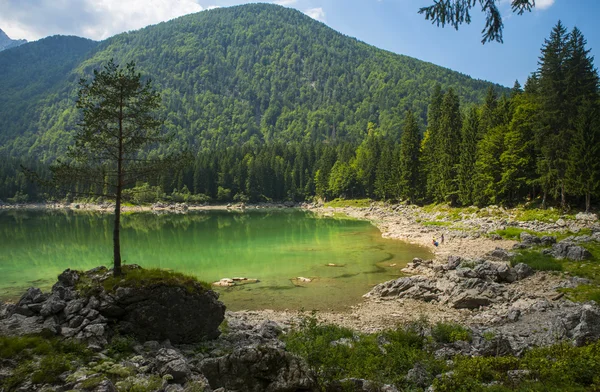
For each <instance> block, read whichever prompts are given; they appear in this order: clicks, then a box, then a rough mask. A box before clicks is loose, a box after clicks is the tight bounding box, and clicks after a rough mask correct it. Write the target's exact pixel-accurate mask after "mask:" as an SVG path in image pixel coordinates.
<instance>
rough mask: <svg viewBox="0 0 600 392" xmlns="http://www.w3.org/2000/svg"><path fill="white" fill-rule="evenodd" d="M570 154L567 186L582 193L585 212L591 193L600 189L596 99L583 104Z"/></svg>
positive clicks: (599, 124) (599, 128)
mask: <svg viewBox="0 0 600 392" xmlns="http://www.w3.org/2000/svg"><path fill="white" fill-rule="evenodd" d="M569 155H570V157H571V159H570V160H569V166H568V168H567V178H568V186H569V189H570V191H571V192H572V193H573V194H575V195H582V196H585V211H586V212H589V211H590V206H591V198H592V195H596V194H598V192H599V191H600V109H599V108H598V104H597V103H596V102H590V101H586V102H584V103H583V104H582V108H581V110H580V113H579V116H578V118H577V120H576V121H575V130H574V134H573V141H572V143H571V149H570V154H569Z"/></svg>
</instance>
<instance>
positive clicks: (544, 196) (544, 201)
mask: <svg viewBox="0 0 600 392" xmlns="http://www.w3.org/2000/svg"><path fill="white" fill-rule="evenodd" d="M547 195H548V192H547V191H546V190H545V189H544V195H543V196H542V210H545V209H546V196H547Z"/></svg>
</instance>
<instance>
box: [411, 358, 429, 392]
mask: <svg viewBox="0 0 600 392" xmlns="http://www.w3.org/2000/svg"><path fill="white" fill-rule="evenodd" d="M406 381H408V382H410V383H411V384H414V385H416V386H418V387H420V388H425V387H427V386H429V385H430V384H431V381H432V377H431V374H430V373H429V372H428V371H427V369H425V367H424V366H423V365H422V364H421V363H420V362H417V363H416V364H415V366H414V367H413V368H412V369H410V370H409V371H408V373H407V374H406Z"/></svg>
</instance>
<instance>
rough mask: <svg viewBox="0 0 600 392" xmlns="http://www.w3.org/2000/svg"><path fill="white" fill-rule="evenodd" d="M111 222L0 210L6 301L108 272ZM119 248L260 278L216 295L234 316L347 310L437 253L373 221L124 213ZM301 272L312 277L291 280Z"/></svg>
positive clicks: (303, 214)
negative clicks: (66, 278) (102, 268)
mask: <svg viewBox="0 0 600 392" xmlns="http://www.w3.org/2000/svg"><path fill="white" fill-rule="evenodd" d="M112 222H113V217H112V216H111V215H108V214H100V213H91V212H82V211H35V210H11V211H0V299H4V300H6V299H13V300H14V299H15V298H18V297H19V296H20V294H22V292H23V291H24V290H25V289H26V288H27V287H30V286H36V287H40V288H42V289H44V290H46V289H49V288H50V287H51V285H52V284H53V283H54V282H55V281H56V276H57V275H58V274H59V273H60V272H62V271H63V270H65V269H66V268H71V269H79V270H86V269H91V268H94V267H96V266H98V265H106V266H109V267H110V266H111V264H112ZM121 252H122V258H123V260H125V262H126V263H128V264H133V263H135V264H139V265H141V266H142V267H159V268H165V269H171V270H174V271H179V272H184V273H188V274H192V275H195V276H197V277H198V278H200V279H201V280H204V281H207V282H213V281H217V280H219V279H221V278H232V277H240V276H241V277H248V278H256V279H259V280H260V282H259V283H254V284H248V285H244V286H237V287H233V288H219V289H218V291H219V292H220V293H221V300H223V302H225V304H226V305H227V306H228V308H229V309H231V310H239V309H302V308H304V309H306V310H311V309H321V310H323V309H335V310H343V309H345V308H347V307H348V306H350V305H354V304H356V303H358V302H360V300H361V296H362V295H363V294H364V293H366V292H367V291H369V289H370V288H371V287H372V286H374V285H375V284H377V283H381V282H383V281H386V280H389V279H392V278H394V277H397V276H398V275H400V269H401V268H402V267H403V266H404V265H406V263H407V262H409V261H410V260H412V258H413V257H421V258H426V257H429V256H431V255H430V253H429V252H428V251H427V249H425V248H422V247H418V246H415V245H410V244H406V243H403V242H400V241H395V240H389V239H384V238H382V237H381V233H380V232H379V230H378V229H377V228H375V227H374V226H373V225H371V224H370V223H368V222H365V221H358V220H353V219H347V218H343V217H323V216H319V215H315V214H313V213H311V212H307V211H301V210H271V211H265V210H255V211H247V212H237V211H224V210H223V211H201V212H190V213H188V214H162V215H157V214H152V213H133V214H125V215H124V216H123V218H122V230H121ZM329 263H333V264H338V265H341V266H338V267H331V266H327V264H329ZM394 264H395V265H394ZM299 276H302V277H307V278H311V279H313V281H312V282H310V283H301V284H298V283H296V284H295V283H294V282H293V281H292V279H293V278H295V277H299Z"/></svg>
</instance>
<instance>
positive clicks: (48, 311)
mask: <svg viewBox="0 0 600 392" xmlns="http://www.w3.org/2000/svg"><path fill="white" fill-rule="evenodd" d="M66 306H67V303H66V302H65V301H63V300H62V299H60V298H59V297H58V296H57V295H55V294H52V295H51V296H50V298H48V299H47V300H46V302H44V305H43V306H42V309H40V314H41V315H42V316H44V317H47V316H50V315H52V314H56V313H58V312H60V311H61V310H63V309H64V308H65V307H66Z"/></svg>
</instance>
